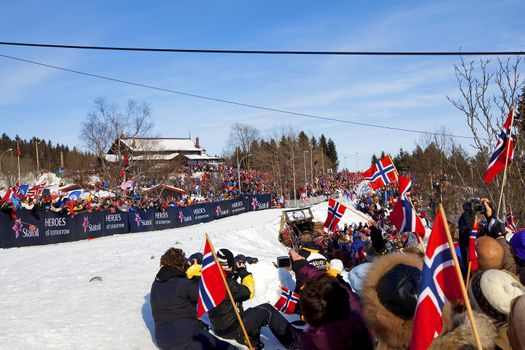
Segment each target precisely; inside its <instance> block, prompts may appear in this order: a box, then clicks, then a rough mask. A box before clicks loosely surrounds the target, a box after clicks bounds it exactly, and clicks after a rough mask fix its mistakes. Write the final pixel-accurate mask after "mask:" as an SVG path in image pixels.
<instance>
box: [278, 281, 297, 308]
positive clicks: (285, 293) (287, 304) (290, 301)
mask: <svg viewBox="0 0 525 350" xmlns="http://www.w3.org/2000/svg"><path fill="white" fill-rule="evenodd" d="M298 302H299V294H297V293H295V292H294V291H293V290H290V289H288V288H285V287H281V296H280V297H279V300H277V302H276V303H275V305H274V307H275V308H276V309H277V310H279V311H281V312H282V313H284V314H293V313H294V311H295V306H296V305H297V303H298Z"/></svg>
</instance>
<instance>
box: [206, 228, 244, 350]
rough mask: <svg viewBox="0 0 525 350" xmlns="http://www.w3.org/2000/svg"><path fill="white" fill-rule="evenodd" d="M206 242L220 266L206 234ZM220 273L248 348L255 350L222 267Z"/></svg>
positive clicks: (218, 264)
mask: <svg viewBox="0 0 525 350" xmlns="http://www.w3.org/2000/svg"><path fill="white" fill-rule="evenodd" d="M206 240H207V241H208V243H210V248H211V252H212V254H213V260H215V263H216V264H217V266H220V263H219V261H218V260H217V255H216V254H215V248H213V244H211V240H210V237H209V236H208V234H207V233H206ZM219 271H220V273H221V278H222V282H223V283H224V286H225V287H226V292H227V293H228V296H229V297H230V301H231V303H232V306H233V310H234V311H235V315H237V319H238V320H239V324H240V325H241V329H242V333H243V334H244V337H245V338H246V343H247V344H248V347H249V348H250V350H252V349H253V346H252V343H251V342H250V337H248V333H247V332H246V328H245V327H244V323H243V322H242V319H241V315H240V314H239V310H237V306H235V300H233V295H232V292H231V291H230V287H228V283H226V277H225V276H224V271H223V270H222V267H221V268H219Z"/></svg>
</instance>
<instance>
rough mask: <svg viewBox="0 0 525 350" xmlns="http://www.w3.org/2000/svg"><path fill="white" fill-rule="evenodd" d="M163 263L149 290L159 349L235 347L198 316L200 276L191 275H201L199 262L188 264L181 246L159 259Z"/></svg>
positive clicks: (231, 349) (171, 249) (231, 348)
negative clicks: (211, 330)
mask: <svg viewBox="0 0 525 350" xmlns="http://www.w3.org/2000/svg"><path fill="white" fill-rule="evenodd" d="M160 266H161V268H160V271H159V272H158V273H157V276H156V277H155V281H154V282H153V285H152V286H151V293H150V303H151V311H152V313H153V321H154V322H155V339H156V341H157V345H158V346H159V348H161V349H192V350H193V349H194V350H201V349H202V350H205V349H227V350H233V349H236V347H235V346H233V345H231V344H230V343H227V342H225V341H222V340H220V339H218V338H216V337H215V336H213V335H212V334H211V333H209V332H208V326H207V325H206V324H205V323H204V322H202V321H201V320H199V319H197V299H198V287H199V281H198V280H199V278H191V277H193V276H194V275H198V274H199V270H200V265H197V263H196V262H195V261H194V263H193V265H191V266H189V265H188V263H187V260H186V256H185V253H184V251H182V249H179V248H170V249H168V250H167V251H166V252H165V253H164V254H163V255H162V257H161V258H160ZM188 266H189V267H188ZM190 278H191V279H190Z"/></svg>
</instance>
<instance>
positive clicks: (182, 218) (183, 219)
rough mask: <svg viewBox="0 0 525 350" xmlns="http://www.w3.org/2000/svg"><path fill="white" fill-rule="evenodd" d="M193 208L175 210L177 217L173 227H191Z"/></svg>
mask: <svg viewBox="0 0 525 350" xmlns="http://www.w3.org/2000/svg"><path fill="white" fill-rule="evenodd" d="M192 209H193V206H191V207H179V208H177V216H176V219H175V222H176V225H175V227H184V226H189V225H193V216H192V214H193V210H192Z"/></svg>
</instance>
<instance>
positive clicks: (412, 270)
mask: <svg viewBox="0 0 525 350" xmlns="http://www.w3.org/2000/svg"><path fill="white" fill-rule="evenodd" d="M420 281H421V270H420V269H418V268H417V267H414V266H410V265H405V264H398V265H396V266H394V267H393V268H392V269H391V270H390V271H388V272H387V273H386V274H385V275H384V276H383V277H382V278H381V279H380V280H379V281H378V283H377V296H378V298H379V300H380V301H381V304H383V306H384V307H385V308H386V309H388V311H390V312H392V313H393V314H394V315H396V316H398V317H400V318H402V319H404V320H410V319H412V318H413V317H414V312H415V311H416V305H417V293H418V291H419V283H420Z"/></svg>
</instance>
